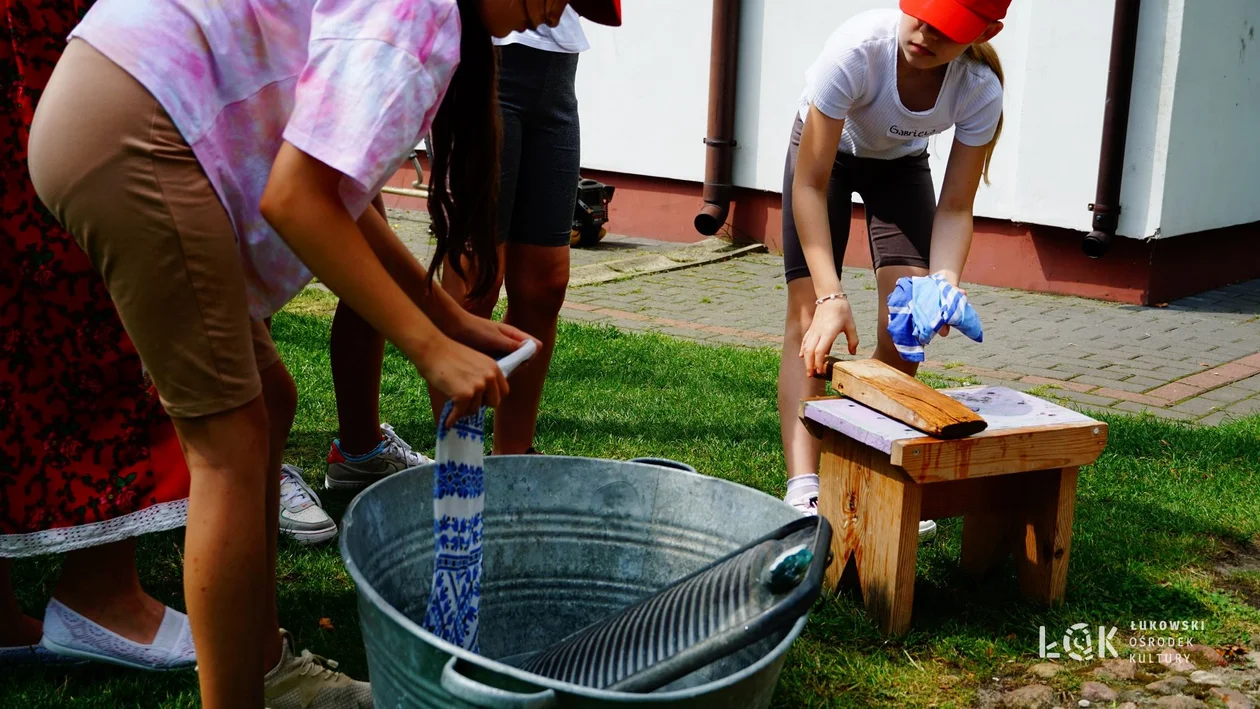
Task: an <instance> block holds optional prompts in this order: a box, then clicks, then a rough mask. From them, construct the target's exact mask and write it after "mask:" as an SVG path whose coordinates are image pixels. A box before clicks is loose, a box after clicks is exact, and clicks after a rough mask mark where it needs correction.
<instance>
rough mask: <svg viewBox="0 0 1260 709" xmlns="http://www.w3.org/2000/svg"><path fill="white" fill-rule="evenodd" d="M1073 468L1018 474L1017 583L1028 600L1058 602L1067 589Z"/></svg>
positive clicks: (1074, 480) (1070, 540) (1073, 499)
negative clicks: (1020, 489)
mask: <svg viewBox="0 0 1260 709" xmlns="http://www.w3.org/2000/svg"><path fill="white" fill-rule="evenodd" d="M1076 474H1077V469H1076V468H1061V469H1059V470H1043V471H1038V472H1035V473H1024V474H1023V475H1020V476H1018V477H1019V479H1020V482H1021V483H1022V485H1021V487H1022V488H1023V490H1022V493H1021V494H1022V496H1023V500H1024V504H1023V506H1022V507H1023V509H1022V514H1021V516H1020V519H1019V520H1018V524H1017V526H1016V529H1015V531H1016V533H1017V534H1018V537H1017V539H1016V542H1017V544H1018V547H1017V551H1016V553H1015V563H1016V566H1018V568H1019V587H1020V591H1021V592H1022V593H1023V595H1024V597H1025V598H1027V599H1028V600H1031V601H1036V602H1040V603H1045V604H1049V605H1058V604H1059V603H1062V602H1063V595H1064V591H1065V590H1066V589H1067V569H1068V557H1069V556H1070V555H1071V554H1070V552H1071V549H1072V516H1073V513H1074V512H1075V509H1076Z"/></svg>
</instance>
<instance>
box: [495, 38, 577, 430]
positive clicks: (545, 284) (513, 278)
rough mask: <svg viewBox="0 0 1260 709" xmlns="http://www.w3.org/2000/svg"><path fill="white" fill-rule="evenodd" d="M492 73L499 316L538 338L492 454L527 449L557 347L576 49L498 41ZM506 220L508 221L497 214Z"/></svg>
mask: <svg viewBox="0 0 1260 709" xmlns="http://www.w3.org/2000/svg"><path fill="white" fill-rule="evenodd" d="M500 51H501V52H502V54H501V56H502V62H501V64H500V67H501V68H500V76H499V104H500V107H501V109H502V111H503V124H504V147H503V150H504V154H505V155H507V154H508V153H515V158H514V159H506V158H505V159H504V160H503V165H502V167H503V178H502V180H501V183H502V184H504V185H510V186H514V187H515V189H514V190H513V194H512V195H511V196H510V197H501V199H504V200H505V201H504V204H503V205H502V207H503V208H504V209H506V208H509V207H510V208H511V210H512V211H511V213H510V214H503V212H502V211H501V212H500V224H501V228H502V229H503V231H504V236H505V237H506V239H507V241H508V246H507V259H506V265H507V273H506V276H505V279H506V283H507V292H508V309H507V314H506V315H505V316H504V318H503V319H504V322H507V323H508V324H510V325H514V326H515V327H518V328H520V329H521V330H524V331H525V332H527V333H529V334H530V335H533V336H534V337H536V338H538V341H539V342H541V343H542V347H541V348H540V349H539V351H538V354H536V355H535V356H534V358H533V359H532V360H530V362H529V363H527V364H526V365H524V366H523V367H521V369H519V370H517V372H516V374H514V375H513V376H512V389H511V391H510V392H509V393H508V396H507V398H506V399H504V400H503V403H502V404H501V405H500V406H499V409H498V412H497V413H496V416H495V424H494V452H495V453H498V454H513V453H525V452H526V451H528V450H529V449H531V448H532V447H533V445H534V431H535V428H536V426H537V423H538V406H539V403H540V402H541V401H542V392H543V383H544V382H545V381H546V379H547V369H548V367H550V365H551V354H552V352H553V351H554V350H555V345H556V325H557V322H558V320H559V318H560V308H561V306H563V305H564V296H565V292H566V290H567V289H568V286H569V241H570V233H571V231H572V227H573V206H574V204H575V202H576V199H577V184H578V180H579V179H580V178H581V150H582V141H581V132H580V127H579V123H578V102H577V94H576V93H575V91H574V82H575V80H576V76H577V65H578V55H576V54H558V53H555V52H545V51H542V50H538V49H534V48H532V47H526V46H521V45H516V46H508V47H504V48H503V49H502V50H500ZM505 217H506V219H505Z"/></svg>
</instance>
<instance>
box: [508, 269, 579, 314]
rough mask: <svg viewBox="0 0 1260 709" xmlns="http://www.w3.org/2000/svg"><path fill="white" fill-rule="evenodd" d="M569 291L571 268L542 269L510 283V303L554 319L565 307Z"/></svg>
mask: <svg viewBox="0 0 1260 709" xmlns="http://www.w3.org/2000/svg"><path fill="white" fill-rule="evenodd" d="M568 289H569V268H568V265H567V264H566V265H565V266H564V267H563V268H561V267H557V268H551V269H540V270H539V271H537V272H535V273H532V274H530V275H529V277H528V278H523V279H519V280H517V279H514V280H513V281H509V282H508V301H510V302H513V303H516V304H517V307H522V306H523V307H527V308H528V309H529V310H530V311H531V312H534V313H537V314H539V315H546V316H551V317H554V316H556V315H559V314H560V308H562V307H563V306H564V297H565V294H566V293H567V292H568Z"/></svg>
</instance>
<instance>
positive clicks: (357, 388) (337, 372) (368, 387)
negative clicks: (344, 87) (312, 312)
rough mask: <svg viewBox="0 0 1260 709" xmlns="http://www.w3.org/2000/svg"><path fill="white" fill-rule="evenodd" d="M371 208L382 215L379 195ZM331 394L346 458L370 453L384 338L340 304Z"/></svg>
mask: <svg viewBox="0 0 1260 709" xmlns="http://www.w3.org/2000/svg"><path fill="white" fill-rule="evenodd" d="M372 207H373V208H375V209H376V211H378V212H380V213H381V216H385V202H384V201H383V200H382V199H381V197H380V195H377V196H376V199H374V200H372ZM328 348H329V353H328V354H329V358H330V360H331V364H332V378H333V393H334V394H335V395H336V397H337V439H338V440H339V441H341V444H340V445H341V450H342V452H343V453H347V454H349V455H364V454H366V453H370V452H371V451H372V449H374V448H376V446H377V444H379V443H380V442H381V367H382V365H383V364H384V362H385V338H384V336H382V335H381V334H380V333H379V332H377V331H376V329H375V328H373V327H372V326H371V325H370V324H368V321H367V320H364V319H363V318H362V317H361V316H360V315H359V314H358V313H356V312H354V310H352V309H351V308H350V306H349V305H346V304H345V303H344V302H341V303H338V304H337V312H336V314H334V315H333V324H332V336H331V338H330V339H329V343H328Z"/></svg>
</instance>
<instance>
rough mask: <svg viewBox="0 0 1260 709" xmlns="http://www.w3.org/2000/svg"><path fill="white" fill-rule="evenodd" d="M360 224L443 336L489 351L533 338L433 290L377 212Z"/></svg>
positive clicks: (369, 213)
mask: <svg viewBox="0 0 1260 709" xmlns="http://www.w3.org/2000/svg"><path fill="white" fill-rule="evenodd" d="M378 199H379V197H378ZM358 225H359V230H360V231H362V232H363V236H364V237H365V238H366V239H367V242H368V245H369V246H371V248H372V251H373V252H374V253H375V254H376V256H377V258H379V259H380V261H381V263H382V264H383V265H384V266H385V270H386V271H387V272H388V273H389V275H390V277H391V278H393V279H394V281H395V282H396V283H398V284H399V286H400V287H401V288H402V289H403V292H405V293H406V294H407V297H408V298H410V299H411V301H412V302H413V303H415V304H416V305H417V306H419V308H420V310H421V311H423V312H424V314H425V315H427V316H428V317H429V319H430V320H432V321H433V324H435V325H437V327H438V329H440V330H441V331H442V332H443V333H445V334H446V335H448V336H450V337H452V338H454V339H455V340H456V341H457V342H462V343H463V344H465V345H468V346H469V347H473V348H476V349H479V350H483V351H488V352H511V351H513V350H515V349H516V348H517V347H518V346H520V344H521V343H523V342H524V341H525V340H527V339H529V335H526V334H525V333H524V332H521V331H520V330H518V329H516V328H514V327H512V326H511V325H505V324H503V323H496V322H493V321H490V320H486V319H485V318H479V317H477V316H476V315H473V314H472V313H469V312H468V311H467V310H464V309H463V308H462V307H460V305H459V303H457V302H455V299H454V298H452V297H451V296H450V295H449V294H448V293H447V292H446V291H445V290H443V289H441V288H430V287H429V281H428V276H429V274H428V271H427V270H426V269H425V268H424V266H422V265H420V262H419V261H418V260H417V259H416V257H415V255H414V254H412V253H411V250H410V249H408V248H407V246H406V245H405V244H403V243H402V241H401V240H400V239H399V238H398V235H397V234H395V233H394V230H393V229H392V228H390V226H389V222H388V221H386V220H385V218H384V217H383V216H381V213H380V212H378V211H377V210H376V209H368V210H365V211H364V212H363V216H361V217H359V223H358Z"/></svg>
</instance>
